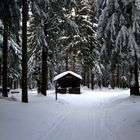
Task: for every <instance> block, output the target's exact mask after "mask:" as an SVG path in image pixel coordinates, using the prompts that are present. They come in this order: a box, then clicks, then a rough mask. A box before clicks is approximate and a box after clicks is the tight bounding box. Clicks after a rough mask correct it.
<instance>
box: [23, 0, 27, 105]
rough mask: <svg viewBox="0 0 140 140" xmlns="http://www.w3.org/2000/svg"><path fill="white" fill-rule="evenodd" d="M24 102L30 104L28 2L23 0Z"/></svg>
mask: <svg viewBox="0 0 140 140" xmlns="http://www.w3.org/2000/svg"><path fill="white" fill-rule="evenodd" d="M22 6H23V7H22V102H24V103H28V89H27V16H28V4H27V0H22Z"/></svg>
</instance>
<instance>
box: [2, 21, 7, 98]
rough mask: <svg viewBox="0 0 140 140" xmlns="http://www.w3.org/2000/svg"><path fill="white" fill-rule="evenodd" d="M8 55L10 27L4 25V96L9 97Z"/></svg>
mask: <svg viewBox="0 0 140 140" xmlns="http://www.w3.org/2000/svg"><path fill="white" fill-rule="evenodd" d="M7 55H8V26H7V24H6V23H5V24H4V35H3V72H2V73H3V74H2V80H3V81H2V95H3V97H8V94H7Z"/></svg>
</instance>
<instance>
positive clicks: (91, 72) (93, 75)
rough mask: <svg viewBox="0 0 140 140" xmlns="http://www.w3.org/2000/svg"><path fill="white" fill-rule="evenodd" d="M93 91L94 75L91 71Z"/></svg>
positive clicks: (92, 87)
mask: <svg viewBox="0 0 140 140" xmlns="http://www.w3.org/2000/svg"><path fill="white" fill-rule="evenodd" d="M91 89H92V90H93V89H94V74H93V72H92V70H91Z"/></svg>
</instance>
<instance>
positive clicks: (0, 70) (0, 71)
mask: <svg viewBox="0 0 140 140" xmlns="http://www.w3.org/2000/svg"><path fill="white" fill-rule="evenodd" d="M1 76H2V67H1V64H0V86H1V83H2V82H1V80H2V79H1Z"/></svg>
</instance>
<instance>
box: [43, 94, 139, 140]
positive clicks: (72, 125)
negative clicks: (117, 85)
mask: <svg viewBox="0 0 140 140" xmlns="http://www.w3.org/2000/svg"><path fill="white" fill-rule="evenodd" d="M109 94H110V93H109ZM109 94H105V95H100V94H99V95H98V96H97V95H95V96H94V95H93V94H91V95H90V94H88V96H87V94H83V95H80V96H79V95H73V96H71V95H62V96H61V95H60V98H61V99H64V100H67V101H69V102H70V103H71V110H69V112H68V114H67V115H66V116H65V117H64V118H63V119H62V120H61V121H59V123H57V125H55V126H54V127H53V129H51V130H50V131H49V132H48V133H47V134H46V135H44V136H43V137H42V138H41V140H78V139H79V140H103V139H107V140H129V139H130V140H132V139H133V137H132V136H131V135H130V134H129V133H128V132H127V128H125V126H123V122H124V121H126V118H125V119H124V118H119V117H118V115H119V110H118V109H117V110H116V111H117V114H116V112H114V109H115V106H116V105H118V104H121V103H123V101H124V100H127V98H128V96H129V95H128V94H124V95H118V94H114V95H112V94H111V96H109ZM107 96H108V97H107ZM113 112H114V113H115V114H116V115H117V116H113V114H112V113H113ZM116 117H117V118H116ZM125 117H127V116H125ZM128 117H129V116H128ZM117 119H119V121H118V120H117ZM125 133H126V134H125ZM127 133H128V134H127ZM132 133H133V132H132ZM124 134H125V135H124ZM139 136H140V135H139ZM139 136H138V137H135V139H134V140H139Z"/></svg>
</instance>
